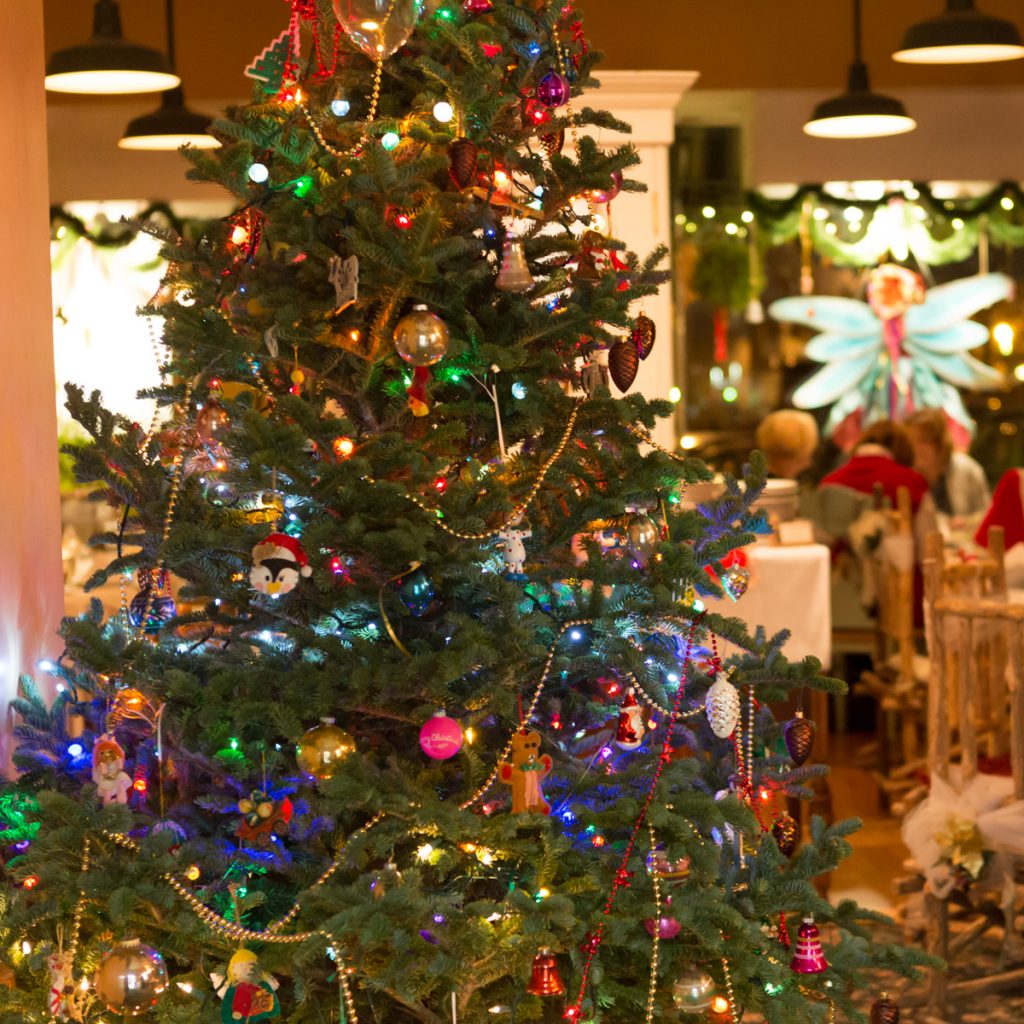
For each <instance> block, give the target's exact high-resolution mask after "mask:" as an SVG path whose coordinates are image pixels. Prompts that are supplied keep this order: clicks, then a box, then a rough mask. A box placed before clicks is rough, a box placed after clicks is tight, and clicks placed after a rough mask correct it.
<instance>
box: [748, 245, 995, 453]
mask: <svg viewBox="0 0 1024 1024" xmlns="http://www.w3.org/2000/svg"><path fill="white" fill-rule="evenodd" d="M1012 293H1013V281H1012V280H1011V279H1010V278H1008V277H1006V276H1005V275H1003V274H978V275H976V276H974V277H966V278H963V279H962V280H960V281H953V282H951V283H949V284H941V285H939V286H938V287H936V288H930V289H928V290H927V291H926V290H925V288H924V285H923V283H922V281H921V278H920V277H919V275H917V274H915V273H914V272H913V271H911V270H908V269H907V268H906V267H900V266H897V265H895V264H891V263H886V264H883V265H882V266H880V267H877V268H876V269H875V270H873V271H872V272H871V276H870V280H869V282H868V289H867V298H868V301H867V302H860V301H859V300H857V299H847V298H841V297H839V296H831V295H809V296H807V297H806V298H797V297H793V298H788V299H779V300H778V301H777V302H773V303H772V304H771V306H769V308H768V312H769V313H770V314H771V315H772V316H773V317H774V318H775V319H776V320H785V321H790V322H793V323H799V324H805V325H806V326H808V327H814V328H817V329H818V330H819V331H821V333H820V334H818V335H816V336H815V337H813V338H812V339H811V340H810V342H808V344H807V355H808V356H809V357H810V358H811V359H813V360H815V361H816V362H819V363H825V364H826V365H825V366H824V367H823V368H822V369H820V370H818V372H817V373H815V374H814V375H813V376H812V377H811V378H810V379H809V380H807V381H805V382H804V383H803V384H801V385H800V387H798V388H797V389H796V391H795V392H794V393H793V404H794V405H795V406H796V407H797V408H798V409H820V408H821V407H823V406H826V405H831V406H832V410H831V412H830V413H829V416H828V420H827V421H826V423H825V433H826V434H829V435H831V436H832V438H833V440H834V441H835V442H836V443H837V444H838V445H839V446H840V447H842V448H850V447H852V446H853V443H854V442H855V441H856V439H857V438H858V437H859V436H860V434H861V432H862V431H863V429H864V428H865V427H867V426H869V425H870V424H871V423H872V422H874V421H875V420H880V419H891V420H897V421H899V420H903V419H905V418H906V417H907V416H908V415H909V414H910V413H911V412H913V411H914V410H915V409H921V408H939V409H942V410H943V412H945V414H946V418H947V419H948V420H949V425H950V430H951V431H952V433H953V438H954V441H955V442H956V443H958V444H960V443H963V444H964V445H966V442H967V441H969V440H970V437H971V434H972V433H973V429H974V423H973V421H972V420H971V418H970V416H969V415H968V414H967V410H966V409H965V408H964V404H963V402H962V400H961V398H960V394H959V392H958V391H957V389H958V388H970V389H972V390H991V389H992V388H994V387H998V386H999V385H1000V384H1001V383H1002V375H1001V374H999V373H998V372H997V371H996V370H994V369H992V367H990V366H987V365H985V363H982V362H980V361H979V360H977V359H975V358H974V357H973V356H971V355H969V350H970V349H972V348H977V347H978V346H979V345H982V344H984V343H985V342H986V341H987V340H988V328H987V327H985V326H984V325H982V324H980V323H977V322H975V321H973V320H970V319H969V317H971V316H973V315H974V314H975V313H977V312H978V311H979V310H982V309H987V308H988V307H989V306H991V305H992V304H993V303H996V302H999V301H1001V300H1004V299H1007V298H1009V297H1010V296H1011V295H1012Z"/></svg>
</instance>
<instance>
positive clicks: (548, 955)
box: [526, 948, 565, 996]
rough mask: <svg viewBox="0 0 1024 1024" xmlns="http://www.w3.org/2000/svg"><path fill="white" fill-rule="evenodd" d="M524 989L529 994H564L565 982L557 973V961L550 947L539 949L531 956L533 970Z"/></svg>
mask: <svg viewBox="0 0 1024 1024" xmlns="http://www.w3.org/2000/svg"><path fill="white" fill-rule="evenodd" d="M526 991H527V993H528V994H529V995H531V996H561V995H565V982H564V981H562V977H561V975H560V974H559V973H558V961H557V960H556V959H555V954H554V953H552V952H551V950H550V949H547V948H545V949H542V950H540V952H539V953H538V954H537V955H536V956H535V957H534V958H533V971H532V973H531V974H530V981H529V984H527V986H526Z"/></svg>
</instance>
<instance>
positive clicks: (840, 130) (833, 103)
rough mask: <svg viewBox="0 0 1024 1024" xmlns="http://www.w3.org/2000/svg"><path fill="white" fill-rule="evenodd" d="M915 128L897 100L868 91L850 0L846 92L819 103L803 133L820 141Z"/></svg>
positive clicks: (857, 24) (855, 6)
mask: <svg viewBox="0 0 1024 1024" xmlns="http://www.w3.org/2000/svg"><path fill="white" fill-rule="evenodd" d="M916 127H917V122H916V121H915V120H914V119H913V118H912V117H910V116H909V115H908V114H907V112H906V110H905V109H904V107H903V104H902V103H901V102H900V101H899V100H897V99H894V98H893V97H892V96H882V95H881V94H880V93H877V92H872V91H871V85H870V83H869V81H868V66H867V65H866V64H865V63H864V61H863V60H862V59H861V31H860V0H853V62H852V63H851V64H850V70H849V75H848V78H847V83H846V92H844V93H843V94H842V95H841V96H834V97H832V98H831V99H828V100H825V101H824V102H822V103H819V104H818V105H817V106H816V107H815V108H814V112H813V113H812V114H811V117H810V119H809V120H808V121H807V123H806V124H805V125H804V132H805V133H806V134H808V135H814V136H817V137H818V138H824V139H867V138H875V137H878V136H882V135H901V134H903V132H909V131H913V130H914V129H915V128H916Z"/></svg>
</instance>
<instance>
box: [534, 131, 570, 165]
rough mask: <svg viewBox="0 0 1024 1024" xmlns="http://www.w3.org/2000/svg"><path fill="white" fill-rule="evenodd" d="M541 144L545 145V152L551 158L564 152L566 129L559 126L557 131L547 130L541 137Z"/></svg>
mask: <svg viewBox="0 0 1024 1024" xmlns="http://www.w3.org/2000/svg"><path fill="white" fill-rule="evenodd" d="M540 144H541V146H543V147H544V153H545V155H546V156H547V158H548V159H549V160H550V159H551V158H552V157H554V156H557V155H558V154H559V153H561V152H562V147H563V146H564V145H565V131H564V130H563V129H561V128H559V129H558V131H555V132H545V133H544V134H543V135H542V136H541V137H540Z"/></svg>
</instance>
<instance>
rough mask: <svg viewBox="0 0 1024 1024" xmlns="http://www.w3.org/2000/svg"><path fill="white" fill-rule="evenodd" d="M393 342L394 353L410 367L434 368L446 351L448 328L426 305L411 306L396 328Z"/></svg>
mask: <svg viewBox="0 0 1024 1024" xmlns="http://www.w3.org/2000/svg"><path fill="white" fill-rule="evenodd" d="M394 342H395V350H396V351H397V352H398V354H399V355H400V356H401V357H402V358H403V359H404V360H405V361H406V362H407V363H409V364H410V365H411V366H433V365H434V363H437V362H440V361H441V360H442V359H443V358H444V354H445V353H446V352H447V351H448V328H447V327H446V326H445V322H444V321H443V320H442V319H441V318H440V317H439V316H437V315H436V314H435V313H431V312H430V310H429V309H427V307H426V306H413V307H412V312H411V313H407V314H406V315H405V316H403V317H402V319H401V320H399V321H398V323H397V325H396V326H395V334H394Z"/></svg>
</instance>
